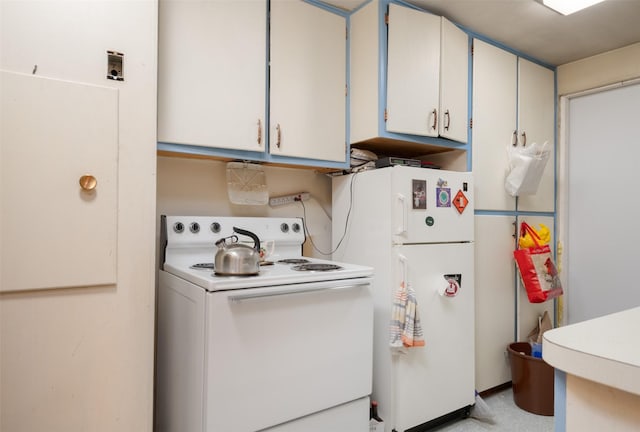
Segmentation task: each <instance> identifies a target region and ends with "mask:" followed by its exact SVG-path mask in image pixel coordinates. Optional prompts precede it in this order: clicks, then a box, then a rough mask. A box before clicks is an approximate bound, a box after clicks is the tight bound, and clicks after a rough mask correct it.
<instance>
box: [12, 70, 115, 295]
mask: <svg viewBox="0 0 640 432" xmlns="http://www.w3.org/2000/svg"><path fill="white" fill-rule="evenodd" d="M0 82H1V83H2V91H1V92H0V95H1V96H2V98H1V100H0V113H1V114H2V115H1V116H0V132H1V134H0V204H1V211H0V219H1V220H2V225H1V226H0V239H1V241H0V291H18V290H31V289H42V288H62V287H79V286H92V285H110V284H115V283H116V280H117V227H118V226H117V225H118V220H117V219H118V164H117V162H118V89H113V88H108V87H103V86H94V85H88V84H84V83H76V82H70V81H62V80H55V79H49V78H40V77H36V76H33V75H23V74H16V73H10V72H2V73H1V74H0ZM86 175H91V176H93V178H94V179H95V180H96V183H94V184H91V182H87V183H82V182H79V179H80V178H82V177H84V176H86ZM79 183H80V184H79ZM83 184H84V187H83V186H82V185H83Z"/></svg>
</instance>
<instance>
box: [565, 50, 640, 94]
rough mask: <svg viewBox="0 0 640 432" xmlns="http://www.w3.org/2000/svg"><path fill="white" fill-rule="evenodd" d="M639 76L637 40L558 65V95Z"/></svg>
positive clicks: (639, 64)
mask: <svg viewBox="0 0 640 432" xmlns="http://www.w3.org/2000/svg"><path fill="white" fill-rule="evenodd" d="M637 77H640V43H637V44H634V45H629V46H626V47H623V48H619V49H616V50H612V51H609V52H606V53H603V54H599V55H596V56H593V57H588V58H585V59H582V60H577V61H575V62H572V63H567V64H564V65H561V66H558V70H557V78H558V94H559V95H567V94H571V93H577V92H580V91H584V90H589V89H593V88H597V87H602V86H605V85H608V84H613V83H619V82H621V81H626V80H630V79H633V78H637Z"/></svg>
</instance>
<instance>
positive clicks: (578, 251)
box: [560, 82, 640, 324]
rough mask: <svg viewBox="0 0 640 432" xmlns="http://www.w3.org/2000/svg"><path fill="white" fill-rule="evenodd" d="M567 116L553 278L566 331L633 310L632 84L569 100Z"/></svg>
mask: <svg viewBox="0 0 640 432" xmlns="http://www.w3.org/2000/svg"><path fill="white" fill-rule="evenodd" d="M568 110H569V111H568V114H567V115H566V121H565V122H563V124H565V125H567V128H568V130H567V131H566V132H565V133H566V134H567V138H566V139H567V141H566V146H564V147H565V148H566V150H565V152H564V153H563V156H562V157H563V159H564V161H563V163H562V167H563V170H564V176H565V178H566V181H565V182H564V188H563V189H564V190H563V191H562V192H563V196H564V200H563V207H562V212H561V217H562V220H563V223H562V233H561V234H562V237H563V239H564V241H565V250H564V259H563V264H564V265H563V270H562V271H561V272H560V275H561V277H562V280H563V282H564V281H566V283H567V286H566V287H565V288H566V289H565V293H566V297H565V298H566V301H567V303H566V309H565V312H566V313H567V320H566V323H568V324H572V323H577V322H580V321H584V320H587V319H592V318H597V317H600V316H602V315H606V314H610V313H614V312H619V311H622V310H625V309H628V308H631V307H635V306H640V290H639V289H638V288H637V286H636V283H635V268H636V266H637V265H638V259H637V257H638V253H637V250H636V248H637V246H636V245H637V244H638V243H639V242H640V231H639V230H638V229H637V228H636V227H637V223H638V222H637V211H636V210H635V206H634V205H633V204H632V200H633V198H632V197H633V195H634V190H635V188H636V186H635V185H636V184H637V183H638V158H637V157H636V156H639V157H640V149H639V148H638V138H637V135H636V129H637V122H638V112H640V84H639V83H638V82H635V83H632V84H629V85H626V86H622V87H616V88H609V89H601V90H600V91H598V92H595V93H591V94H586V95H585V94H583V95H580V96H576V97H571V98H570V99H569V101H568ZM603 144H610V145H608V146H606V149H608V150H610V151H603V150H604V149H605V147H603Z"/></svg>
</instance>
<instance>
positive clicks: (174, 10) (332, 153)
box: [158, 0, 347, 165]
mask: <svg viewBox="0 0 640 432" xmlns="http://www.w3.org/2000/svg"><path fill="white" fill-rule="evenodd" d="M270 8H271V9H270V11H268V9H267V1H266V0H255V1H237V0H209V1H183V0H160V9H159V55H158V57H159V67H158V69H159V77H158V141H159V142H160V143H161V146H160V147H159V148H161V149H163V148H164V147H163V146H164V145H165V144H183V145H191V146H199V147H202V148H203V149H202V152H199V151H196V153H199V154H211V155H213V156H215V155H220V154H222V155H223V156H229V155H231V156H232V157H242V158H245V157H246V159H248V160H258V161H268V162H269V161H276V162H279V163H286V162H292V163H294V164H300V163H301V162H300V160H301V159H305V160H306V159H313V160H317V161H319V162H317V163H315V165H323V162H324V161H327V162H329V163H330V164H334V165H335V164H336V163H344V162H345V161H346V153H347V151H346V95H345V91H346V73H347V72H346V71H347V67H346V20H345V18H344V17H343V16H340V15H337V14H334V13H332V12H329V11H327V10H325V9H322V8H320V7H318V6H317V5H313V4H309V3H306V2H303V1H289V0H272V1H271V2H270ZM268 13H269V18H267V14H268ZM268 24H269V31H268V30H267V25H268ZM268 34H270V40H269V41H268V40H267V35H268ZM267 53H269V54H270V59H269V58H267ZM269 117H270V118H271V122H270V125H269V124H267V121H268V118H269ZM204 148H206V150H205V149H204ZM221 149H222V151H221ZM169 151H173V152H185V153H189V152H194V151H193V149H189V148H185V147H181V146H170V150H169ZM238 151H240V152H238ZM225 152H226V153H225ZM296 160H297V161H296Z"/></svg>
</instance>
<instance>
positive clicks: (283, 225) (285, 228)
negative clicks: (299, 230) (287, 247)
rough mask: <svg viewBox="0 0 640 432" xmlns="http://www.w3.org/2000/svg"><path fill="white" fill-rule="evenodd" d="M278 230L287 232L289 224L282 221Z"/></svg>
mask: <svg viewBox="0 0 640 432" xmlns="http://www.w3.org/2000/svg"><path fill="white" fill-rule="evenodd" d="M280 231H282V232H283V233H286V232H289V224H286V223H283V224H281V225H280Z"/></svg>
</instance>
